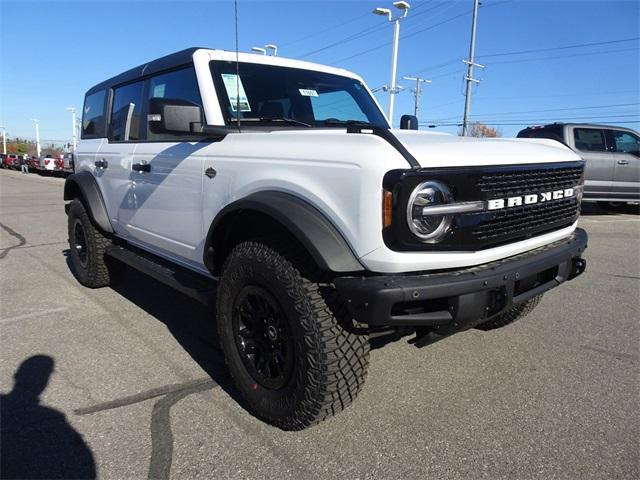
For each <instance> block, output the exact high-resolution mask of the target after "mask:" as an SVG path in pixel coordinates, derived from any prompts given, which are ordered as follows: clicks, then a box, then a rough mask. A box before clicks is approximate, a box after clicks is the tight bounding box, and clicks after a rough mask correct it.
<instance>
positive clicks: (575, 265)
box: [568, 257, 587, 280]
mask: <svg viewBox="0 0 640 480" xmlns="http://www.w3.org/2000/svg"><path fill="white" fill-rule="evenodd" d="M585 268H587V261H586V260H585V259H584V258H580V257H578V258H574V259H573V262H572V265H571V272H569V278H568V280H572V279H574V278H576V277H577V276H578V275H580V274H581V273H583V272H584V270H585Z"/></svg>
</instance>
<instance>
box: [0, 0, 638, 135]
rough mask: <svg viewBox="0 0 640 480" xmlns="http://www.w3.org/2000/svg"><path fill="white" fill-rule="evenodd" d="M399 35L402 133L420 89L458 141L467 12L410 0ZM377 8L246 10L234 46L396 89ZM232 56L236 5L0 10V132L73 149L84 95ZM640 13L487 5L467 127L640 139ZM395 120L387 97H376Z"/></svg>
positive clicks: (158, 2) (424, 112)
mask: <svg viewBox="0 0 640 480" xmlns="http://www.w3.org/2000/svg"><path fill="white" fill-rule="evenodd" d="M409 1H410V3H411V9H410V10H409V14H408V16H407V17H406V18H405V19H404V20H402V22H401V27H400V46H399V57H398V76H397V78H398V83H399V84H400V85H402V86H404V87H405V89H404V90H403V91H402V92H401V93H399V94H398V95H397V96H396V107H395V112H396V113H395V115H394V117H395V123H396V124H397V121H398V119H399V117H400V115H401V114H403V113H413V105H414V98H413V96H412V94H411V92H410V90H411V88H412V87H413V85H412V82H408V81H406V80H402V77H403V76H406V75H412V76H415V75H419V76H421V77H423V78H426V79H431V80H432V83H431V84H425V85H424V86H423V94H422V96H421V98H420V104H419V106H420V110H419V115H418V116H419V118H420V121H421V123H422V124H423V125H424V127H421V128H428V127H427V126H428V125H437V127H435V129H436V130H439V131H444V132H450V133H456V132H457V131H458V129H459V128H458V127H457V126H456V124H459V123H460V122H461V121H462V114H463V109H464V95H463V93H464V78H463V77H464V75H465V66H464V64H463V63H462V59H463V58H468V56H469V39H470V30H471V11H472V8H473V0H454V1H437V0H420V1H415V0H414V1H411V0H409ZM392 3H393V2H392V1H391V0H380V1H374V2H371V1H348V0H344V1H341V2H332V1H318V0H315V1H302V0H298V1H296V2H287V1H247V0H239V1H238V13H239V48H240V50H241V51H249V50H250V49H251V47H254V46H263V45H265V44H269V43H273V44H276V45H278V55H279V56H284V57H290V58H297V59H303V60H308V61H313V62H317V63H323V64H328V65H332V66H337V67H341V68H346V69H347V70H351V71H354V72H356V73H358V74H360V75H361V76H362V77H363V78H364V79H365V81H366V82H367V84H368V85H369V86H370V87H371V88H372V89H373V88H377V87H381V86H382V85H384V84H388V83H389V81H390V64H391V43H392V33H393V32H392V27H391V24H390V23H389V22H388V21H387V20H386V19H385V18H384V17H380V16H376V15H373V14H372V13H371V12H372V10H373V9H374V8H375V7H384V8H391V9H394V8H393V6H392ZM192 46H201V47H210V48H221V49H226V50H233V49H234V48H235V36H234V4H233V2H229V1H195V2H193V1H179V2H176V1H162V0H154V1H142V0H140V1H132V0H129V1H94V0H84V1H71V2H67V1H45V2H37V1H29V0H21V1H8V0H0V125H4V126H5V127H6V129H7V134H8V135H9V136H11V137H13V136H20V137H26V138H34V137H35V132H34V124H33V121H32V119H33V118H37V119H39V122H40V137H41V139H42V140H43V142H44V143H46V141H49V142H51V141H55V142H68V141H69V139H70V138H71V117H70V113H69V112H67V111H65V108H66V107H76V108H77V109H78V112H80V111H81V107H82V101H83V97H84V92H85V91H86V90H87V89H88V88H89V87H91V86H92V85H94V84H96V83H99V82H100V81H102V80H105V79H107V78H109V77H111V76H114V75H116V74H118V73H120V72H122V71H124V70H127V69H129V68H131V67H134V66H137V65H139V64H142V63H144V62H147V61H149V60H153V59H155V58H158V57H160V56H162V55H165V54H168V53H172V52H175V51H178V50H181V49H184V48H187V47H192ZM639 54H640V2H639V1H637V0H634V1H617V0H605V1H597V0H580V1H578V0H555V1H552V0H549V1H545V0H483V1H482V2H481V6H480V9H479V12H478V27H477V42H476V62H477V63H480V64H483V65H485V68H484V69H483V70H480V69H476V71H475V72H474V76H475V77H476V78H477V79H479V80H480V83H479V84H477V85H475V86H474V88H473V93H472V100H471V117H470V118H471V119H473V120H477V121H481V122H483V123H486V124H490V125H494V126H495V127H496V128H498V129H499V130H500V131H501V133H502V135H503V136H515V135H516V134H517V132H518V131H519V130H520V129H522V128H524V127H525V126H527V125H535V124H543V123H550V122H554V121H577V122H601V123H609V124H616V125H623V126H628V127H631V128H634V129H636V130H638V129H639V127H640V109H639V107H640V87H639V84H640V55H639ZM376 96H377V98H378V100H379V101H380V103H381V105H382V107H383V108H384V109H385V111H386V109H387V105H388V99H389V95H388V93H385V92H383V91H379V92H377V93H376Z"/></svg>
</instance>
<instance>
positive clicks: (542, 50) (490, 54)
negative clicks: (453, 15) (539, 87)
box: [478, 37, 640, 58]
mask: <svg viewBox="0 0 640 480" xmlns="http://www.w3.org/2000/svg"><path fill="white" fill-rule="evenodd" d="M635 40H640V37H632V38H622V39H619V40H609V41H606V42H590V43H577V44H575V45H563V46H561V47H550V48H535V49H531V50H519V51H515V52H500V53H488V54H485V55H478V58H487V57H502V56H505V55H522V54H525V53H537V52H548V51H551V50H567V49H570V48H580V47H592V46H596V45H611V44H612V43H623V42H633V41H635Z"/></svg>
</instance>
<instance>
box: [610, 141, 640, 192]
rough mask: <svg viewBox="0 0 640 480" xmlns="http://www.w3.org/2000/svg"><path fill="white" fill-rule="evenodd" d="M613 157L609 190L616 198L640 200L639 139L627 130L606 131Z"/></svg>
mask: <svg viewBox="0 0 640 480" xmlns="http://www.w3.org/2000/svg"><path fill="white" fill-rule="evenodd" d="M607 141H608V143H609V145H610V150H611V152H612V155H613V157H614V160H615V163H614V173H613V183H612V186H611V190H612V193H613V195H614V196H615V197H616V198H620V199H630V200H638V199H640V157H639V155H640V138H639V137H638V135H637V134H635V133H633V132H630V131H628V130H615V129H611V130H607Z"/></svg>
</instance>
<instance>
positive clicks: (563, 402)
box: [0, 171, 640, 479]
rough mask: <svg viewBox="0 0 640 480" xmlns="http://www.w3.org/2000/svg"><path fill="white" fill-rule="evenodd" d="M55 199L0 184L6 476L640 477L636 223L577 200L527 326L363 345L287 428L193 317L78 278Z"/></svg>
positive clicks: (38, 188) (16, 181) (208, 326)
mask: <svg viewBox="0 0 640 480" xmlns="http://www.w3.org/2000/svg"><path fill="white" fill-rule="evenodd" d="M62 186H63V180H62V179H59V178H46V177H41V176H38V175H34V174H30V175H21V174H20V173H18V172H9V171H1V172H0V305H1V307H0V308H1V311H0V351H1V353H0V358H1V362H0V391H1V392H2V394H3V395H2V398H1V399H0V405H1V407H2V424H1V429H2V468H3V470H2V472H1V473H0V476H2V478H9V477H12V476H22V477H26V478H35V477H37V478H43V477H55V478H63V477H64V478H71V477H73V478H81V477H91V476H94V475H97V476H98V477H99V478H105V479H133V478H158V479H164V478H180V479H192V478H194V479H195V478H202V479H212V478H279V479H280V478H295V479H300V478H304V479H306V478H394V479H395V478H420V479H426V478H465V479H469V478H473V479H475V478H490V479H495V478H519V479H528V478H539V479H550V478H558V479H583V478H602V479H612V478H630V479H631V478H639V477H640V469H639V452H640V444H639V432H640V422H639V415H638V412H639V411H640V408H639V405H638V404H639V399H640V391H639V390H640V387H639V378H640V377H639V369H638V365H639V359H640V355H639V345H640V332H639V330H640V328H639V319H640V311H639V310H640V307H639V304H640V283H639V279H640V215H638V214H637V213H634V212H633V211H630V212H629V213H624V214H613V213H609V212H605V211H603V210H600V209H598V208H596V207H594V206H587V208H585V214H583V216H582V217H581V220H580V225H581V226H582V227H583V228H585V229H586V230H587V231H588V233H589V236H590V240H589V248H588V250H587V253H586V258H587V261H588V265H587V272H586V273H585V274H584V275H583V276H581V277H579V278H577V279H576V280H574V281H572V282H569V283H566V284H565V285H563V286H562V287H561V288H558V289H555V290H553V291H551V292H549V293H548V294H546V295H545V297H544V299H543V301H542V302H541V304H540V306H539V307H538V308H537V309H536V310H535V311H534V312H533V313H532V314H531V315H529V316H528V317H526V318H525V319H524V320H522V321H520V322H517V323H516V324H513V325H511V326H508V327H506V328H503V329H500V330H494V331H492V332H481V331H478V330H471V331H468V332H465V333H462V334H458V335H456V336H454V337H451V338H449V339H447V340H445V341H442V342H439V343H437V344H434V345H432V346H430V347H427V348H424V349H416V348H415V347H413V346H411V345H408V344H407V343H406V342H405V341H400V342H397V343H394V344H390V345H387V346H385V347H383V348H379V349H376V350H374V351H372V354H371V368H370V370H369V376H368V379H367V384H366V386H365V388H364V390H363V392H362V393H361V395H360V397H359V398H358V399H357V401H356V402H355V403H354V404H353V405H352V406H351V407H349V408H348V409H347V410H346V411H344V412H343V413H341V414H340V415H338V416H337V417H335V418H332V419H330V420H328V421H326V422H324V423H322V424H320V425H317V426H315V427H313V428H310V429H307V430H305V431H302V432H284V431H280V430H278V429H275V428H273V427H271V426H269V425H266V424H263V423H261V422H260V421H258V420H257V419H255V418H254V417H252V416H251V415H249V414H248V413H247V411H246V410H245V409H244V408H243V407H242V405H241V403H239V402H238V400H237V397H236V394H235V392H234V389H233V388H232V387H231V386H230V382H229V378H228V376H227V373H226V370H225V367H224V363H223V362H222V359H221V356H220V351H219V350H218V349H217V346H216V343H215V336H214V333H213V332H214V326H213V325H214V321H215V317H214V315H213V314H212V313H211V312H210V311H208V310H207V309H206V308H204V307H201V306H200V305H199V304H197V303H195V302H194V301H192V300H190V299H189V298H187V297H184V296H182V295H181V294H179V293H177V292H174V291H172V290H170V289H169V288H167V287H164V286H163V285H161V284H159V283H158V282H156V281H154V280H152V279H150V278H148V277H145V276H144V275H141V274H138V273H135V272H131V271H130V272H129V273H128V275H127V278H126V280H125V281H124V282H123V283H121V284H120V285H118V286H116V287H114V288H103V289H99V290H90V289H86V288H84V287H82V286H80V285H79V284H78V283H77V282H76V281H75V279H74V278H73V276H72V275H71V273H70V271H69V268H68V266H67V263H66V257H65V250H66V249H67V243H66V239H67V233H66V217H65V214H64V210H63V204H64V202H63V200H62ZM41 392H42V393H41ZM38 395H39V396H38Z"/></svg>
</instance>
